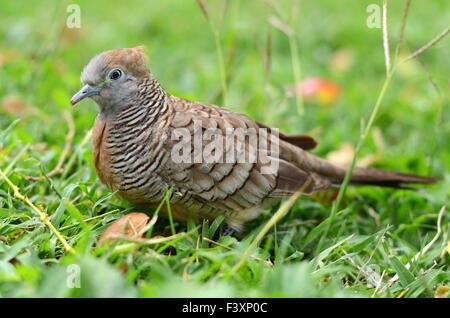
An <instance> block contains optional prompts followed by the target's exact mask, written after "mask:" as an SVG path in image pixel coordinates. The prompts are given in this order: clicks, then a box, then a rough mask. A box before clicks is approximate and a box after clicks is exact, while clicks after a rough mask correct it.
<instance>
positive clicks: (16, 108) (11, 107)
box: [2, 97, 27, 115]
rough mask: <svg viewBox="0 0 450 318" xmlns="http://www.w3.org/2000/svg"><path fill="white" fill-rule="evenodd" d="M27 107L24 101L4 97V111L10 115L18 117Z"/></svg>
mask: <svg viewBox="0 0 450 318" xmlns="http://www.w3.org/2000/svg"><path fill="white" fill-rule="evenodd" d="M26 107H27V105H26V104H25V102H24V101H23V100H21V99H20V98H17V97H4V98H3V99H2V109H3V111H4V112H5V113H7V114H9V115H17V114H20V113H22V112H23V111H24V110H25V108H26Z"/></svg>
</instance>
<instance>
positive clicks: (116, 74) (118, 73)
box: [108, 68, 123, 81]
mask: <svg viewBox="0 0 450 318" xmlns="http://www.w3.org/2000/svg"><path fill="white" fill-rule="evenodd" d="M122 75H123V72H122V70H121V69H120V68H114V69H112V70H111V71H110V72H109V73H108V78H109V79H110V80H112V81H116V80H118V79H119V78H121V77H122Z"/></svg>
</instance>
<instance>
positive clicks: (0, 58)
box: [0, 50, 20, 67]
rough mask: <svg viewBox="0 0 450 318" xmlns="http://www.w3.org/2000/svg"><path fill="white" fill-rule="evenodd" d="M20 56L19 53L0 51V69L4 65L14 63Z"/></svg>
mask: <svg viewBox="0 0 450 318" xmlns="http://www.w3.org/2000/svg"><path fill="white" fill-rule="evenodd" d="M19 56H20V53H19V51H16V50H6V51H0V67H2V66H3V65H4V64H6V63H8V62H11V61H14V60H15V59H17V58H18V57H19Z"/></svg>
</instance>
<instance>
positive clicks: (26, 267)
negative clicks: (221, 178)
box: [0, 0, 450, 298]
mask: <svg viewBox="0 0 450 318" xmlns="http://www.w3.org/2000/svg"><path fill="white" fill-rule="evenodd" d="M70 3H71V2H69V1H50V0H44V1H39V2H36V4H34V5H26V6H24V5H23V4H22V3H20V2H19V1H12V0H2V1H1V3H0V12H1V19H0V34H1V36H0V169H1V172H2V173H4V174H5V175H6V176H7V177H8V180H10V181H11V182H12V183H13V184H14V185H15V186H16V187H17V188H16V189H17V190H18V191H19V192H20V193H21V194H22V195H24V196H25V197H23V198H21V197H18V196H17V195H16V196H14V191H13V188H12V187H11V185H10V184H9V183H8V182H5V179H4V178H0V297H411V298H414V297H435V296H442V297H445V296H446V297H449V295H450V294H449V292H448V290H449V289H450V288H449V287H448V286H449V284H450V271H449V265H450V238H449V231H450V215H449V212H448V208H449V206H448V205H449V198H450V173H449V171H450V112H449V102H448V101H449V100H448V97H449V94H448V93H449V74H450V64H449V48H450V42H449V38H444V39H442V40H441V41H439V42H438V43H436V44H435V45H433V46H432V47H430V48H429V49H427V50H426V51H425V52H423V53H422V54H420V55H419V56H418V57H417V58H413V59H410V60H408V61H406V62H404V63H399V64H397V62H399V61H401V60H402V59H404V58H407V56H408V55H409V54H410V53H412V52H414V51H415V50H417V49H419V48H420V47H422V46H424V45H425V44H427V43H428V42H429V41H431V40H432V39H433V38H435V37H436V36H438V35H439V34H440V33H441V32H443V30H446V28H448V21H450V5H449V3H448V2H446V1H411V7H410V10H409V14H408V18H407V22H406V27H405V31H404V41H403V45H402V46H401V48H400V50H399V54H398V59H394V55H395V54H394V53H395V47H396V43H397V41H398V39H399V34H400V29H401V26H402V16H403V10H404V6H405V3H406V1H388V11H387V12H388V18H387V21H388V25H387V30H388V34H389V44H390V52H391V54H390V56H391V64H392V65H396V67H395V72H393V75H392V78H390V80H389V82H388V83H387V86H386V90H385V92H384V93H382V92H381V91H382V87H383V83H386V81H385V78H386V58H385V50H384V48H383V34H382V33H383V32H382V28H381V27H380V28H378V27H375V28H369V27H368V25H367V19H368V17H369V15H370V14H371V12H368V11H367V7H368V6H369V5H370V4H372V3H375V4H378V8H381V7H382V1H375V0H373V1H350V0H345V1H333V0H327V1H320V2H319V1H312V0H304V1H301V2H300V6H299V7H297V6H296V5H295V3H296V1H293V0H281V1H257V0H245V1H243V0H241V1H239V0H231V1H222V0H220V1H219V0H214V1H205V3H206V4H207V8H205V7H204V8H203V10H202V8H201V7H200V6H199V4H198V2H197V1H194V0H170V1H144V0H130V1H118V2H117V3H115V4H114V5H111V2H110V1H106V0H100V1H95V2H94V1H87V0H86V1H81V0H79V1H76V3H77V4H78V5H79V8H80V14H81V20H80V22H81V25H80V28H69V27H67V19H68V18H69V17H70V15H71V14H72V11H70V12H67V9H68V5H69V4H70ZM72 22H73V21H72ZM137 45H145V46H147V53H148V54H149V61H148V65H149V67H150V70H151V71H152V73H153V74H154V75H155V76H156V77H157V78H158V79H159V81H160V83H161V84H162V86H163V87H164V88H165V89H166V90H167V91H169V92H170V93H172V94H174V95H177V96H180V97H184V98H188V99H192V100H196V101H202V102H207V103H213V104H217V105H220V106H225V107H227V108H230V109H232V110H234V111H238V112H241V113H244V114H246V115H248V116H249V117H251V118H254V119H256V120H258V121H261V122H264V123H265V124H267V125H270V126H272V127H277V128H279V129H280V130H281V131H283V132H286V133H290V134H310V135H312V136H314V137H315V138H316V139H317V140H318V141H319V145H318V147H317V148H316V149H315V150H313V153H314V154H316V155H319V156H321V157H324V158H334V159H335V160H340V161H344V162H347V163H350V161H351V159H352V154H353V151H354V149H355V148H356V145H357V144H358V142H359V141H360V140H361V139H360V136H361V132H362V130H363V129H364V128H365V127H367V124H368V123H369V125H371V127H369V128H370V129H368V130H367V138H365V140H363V142H362V143H361V147H360V151H359V153H358V157H357V161H358V162H359V163H360V164H366V165H369V166H371V167H375V168H383V169H388V170H397V171H402V172H409V173H415V174H421V175H433V176H436V177H438V178H439V182H438V183H437V184H436V185H432V186H427V187H426V189H423V190H419V191H408V190H392V189H386V188H374V187H349V188H348V189H347V190H346V192H345V195H344V196H343V197H342V200H338V201H340V202H338V201H337V200H336V197H337V192H338V189H335V190H331V191H328V192H325V193H321V194H315V195H313V196H310V197H301V198H300V199H299V200H297V201H296V203H295V204H294V205H293V206H292V207H290V211H289V213H288V214H287V215H286V216H285V217H284V218H282V219H281V220H279V221H278V222H277V223H276V224H275V226H273V227H271V228H270V230H269V231H268V233H267V234H266V235H265V236H264V237H263V239H262V240H261V241H259V242H257V243H258V244H257V245H256V246H253V245H251V243H252V242H254V240H255V238H256V236H257V234H258V233H260V232H261V230H262V228H263V227H264V225H265V224H267V222H268V221H269V220H270V218H271V217H272V215H273V214H274V213H275V212H276V211H277V210H278V207H275V208H274V209H272V210H267V211H265V212H264V214H263V215H262V216H261V217H260V218H258V219H257V220H254V221H252V222H250V223H248V224H247V225H246V227H245V230H244V232H243V233H242V234H238V235H236V236H233V237H230V236H225V237H220V238H219V237H218V232H219V231H220V230H221V228H222V227H223V225H224V224H223V222H222V221H223V220H222V219H216V220H215V221H214V222H203V223H194V222H187V223H178V222H175V224H174V229H175V232H176V233H171V223H170V222H169V220H167V219H165V218H162V217H160V218H158V220H157V222H156V224H155V225H154V227H152V228H151V231H150V230H149V231H147V232H146V234H145V237H144V238H143V239H141V240H133V239H128V240H127V239H124V240H118V241H116V242H115V243H113V244H110V245H101V246H100V245H99V244H98V239H99V237H100V235H101V234H102V233H103V232H104V231H105V230H106V228H108V226H109V225H110V224H111V223H112V222H113V221H114V220H116V219H118V218H119V217H121V216H122V215H124V214H126V213H129V212H146V213H148V214H149V216H150V217H151V216H152V215H154V210H149V211H141V210H137V209H136V208H135V207H133V206H132V205H130V204H129V203H127V202H126V201H124V200H121V199H120V198H118V197H116V196H114V195H113V194H112V193H111V192H110V191H109V190H108V189H107V188H106V187H105V186H104V185H102V184H101V183H100V181H99V179H98V178H97V176H96V173H95V169H94V166H93V162H92V158H91V155H92V152H91V148H92V147H91V143H90V129H91V127H92V125H93V122H94V119H95V116H96V114H97V106H96V105H95V103H94V102H93V101H91V100H87V101H83V102H82V103H80V104H79V105H77V106H76V107H73V108H72V107H71V106H70V103H69V100H70V98H71V96H72V95H73V94H74V93H75V92H77V91H78V90H79V88H80V87H81V83H80V80H79V77H80V73H81V71H82V69H83V67H84V66H85V65H86V64H87V62H88V61H89V59H90V58H91V57H92V56H94V55H96V54H98V53H100V52H102V51H104V50H109V49H114V48H121V47H133V46H137ZM307 78H320V79H323V80H325V81H326V83H329V84H332V85H333V87H337V91H339V93H336V92H334V91H333V92H331V93H330V91H328V90H327V89H326V87H325V88H322V89H324V90H325V92H323V93H324V94H327V93H328V94H331V95H327V96H328V97H327V98H325V100H323V98H322V99H321V98H318V99H317V98H316V99H313V100H311V99H310V98H307V97H306V96H303V97H302V95H301V94H298V95H295V94H292V90H293V89H292V87H296V86H295V85H296V84H298V83H300V82H301V81H304V79H307ZM296 96H297V97H296ZM380 96H381V97H382V98H381V99H379V97H380ZM377 100H379V102H380V103H379V109H378V111H377V113H376V114H375V115H376V116H375V117H374V121H373V123H371V122H369V118H370V116H371V114H373V109H374V107H375V106H376V103H377ZM372 124H373V125H372ZM362 125H363V128H361V127H362ZM61 158H62V159H63V160H61ZM60 161H61V162H60ZM59 162H60V169H57V171H56V173H55V174H54V175H52V176H51V177H43V178H40V179H38V180H33V179H32V178H29V176H33V177H39V176H43V175H44V174H46V173H48V172H50V171H51V170H52V169H54V168H55V167H58V164H59ZM26 198H28V199H26ZM26 200H28V201H27V202H28V203H27V202H26ZM29 203H31V204H29ZM337 203H340V204H338V205H337ZM30 205H31V206H34V207H35V208H34V209H33V208H31V207H30ZM446 205H447V210H446V209H445V206H446ZM35 209H38V210H39V211H43V212H44V213H45V214H46V215H48V217H49V222H51V224H52V225H53V226H54V227H55V229H56V231H57V232H59V233H60V234H61V235H62V237H63V238H64V239H65V240H66V241H67V243H68V245H69V246H70V247H71V248H72V249H73V251H74V252H73V253H71V252H69V251H68V250H67V249H66V248H65V246H64V245H63V244H62V242H61V240H60V239H59V238H58V237H57V236H56V235H55V234H54V232H53V231H51V230H50V228H49V226H48V224H45V222H44V221H45V220H44V219H43V218H40V216H39V215H38V214H37V211H36V210H35ZM150 236H152V237H150ZM155 236H158V237H160V239H159V240H158V239H157V238H155ZM164 237H165V238H164ZM249 246H252V247H254V248H251V249H249ZM247 251H248V252H250V254H248V253H247Z"/></svg>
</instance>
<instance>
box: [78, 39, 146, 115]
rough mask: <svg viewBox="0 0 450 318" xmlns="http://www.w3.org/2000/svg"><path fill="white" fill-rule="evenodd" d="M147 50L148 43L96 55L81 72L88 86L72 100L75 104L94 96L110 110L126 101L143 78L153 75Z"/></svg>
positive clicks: (103, 109)
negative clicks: (148, 63)
mask: <svg viewBox="0 0 450 318" xmlns="http://www.w3.org/2000/svg"><path fill="white" fill-rule="evenodd" d="M144 51H145V47H144V46H138V47H135V48H126V49H117V50H111V51H105V52H103V53H100V54H99V55H96V56H94V57H93V58H92V59H91V60H90V61H89V63H88V64H87V65H86V66H85V68H84V70H83V72H82V73H81V82H82V83H83V84H84V86H83V87H82V88H81V89H80V91H79V92H78V93H76V94H75V95H73V97H72V99H71V100H70V103H71V104H72V105H75V104H76V103H78V102H79V101H81V100H83V99H85V98H86V97H90V98H92V99H93V100H94V101H95V102H96V103H97V104H98V105H99V107H100V109H101V110H102V111H106V112H109V111H110V110H112V109H115V108H118V107H120V106H121V105H124V104H126V103H127V101H129V100H130V98H132V97H133V96H134V95H135V94H136V93H137V91H138V90H139V87H138V84H139V83H140V82H141V81H142V79H144V78H146V77H149V76H151V75H150V72H149V70H148V69H147V66H146V60H147V58H146V55H145V52H144Z"/></svg>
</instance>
